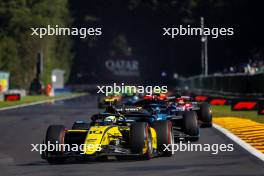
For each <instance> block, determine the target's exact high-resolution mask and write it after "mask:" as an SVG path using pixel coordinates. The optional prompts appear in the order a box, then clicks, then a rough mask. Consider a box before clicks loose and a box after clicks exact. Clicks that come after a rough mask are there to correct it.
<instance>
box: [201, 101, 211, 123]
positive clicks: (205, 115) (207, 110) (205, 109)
mask: <svg viewBox="0 0 264 176" xmlns="http://www.w3.org/2000/svg"><path fill="white" fill-rule="evenodd" d="M198 116H199V120H200V121H202V127H212V107H211V105H210V104H209V103H202V104H201V105H200V110H199V111H198Z"/></svg>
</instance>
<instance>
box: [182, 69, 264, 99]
mask: <svg viewBox="0 0 264 176" xmlns="http://www.w3.org/2000/svg"><path fill="white" fill-rule="evenodd" d="M181 85H182V87H184V86H188V87H189V89H190V90H195V89H200V90H204V91H206V90H209V91H214V92H228V93H234V94H241V95H245V94H262V95H264V73H261V74H255V75H246V74H228V75H209V76H206V77H205V76H194V77H191V78H188V79H186V80H185V81H182V82H181Z"/></svg>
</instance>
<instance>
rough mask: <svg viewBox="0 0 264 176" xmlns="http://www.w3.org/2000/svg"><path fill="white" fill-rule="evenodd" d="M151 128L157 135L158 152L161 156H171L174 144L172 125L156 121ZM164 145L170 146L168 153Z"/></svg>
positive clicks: (167, 122)
mask: <svg viewBox="0 0 264 176" xmlns="http://www.w3.org/2000/svg"><path fill="white" fill-rule="evenodd" d="M152 127H153V128H154V129H155V131H156V133H157V144H158V151H159V152H161V153H162V156H165V157H170V156H171V155H172V145H173V144H174V134H173V129H172V123H171V122H170V121H156V122H154V123H153V125H152ZM164 145H166V146H167V145H170V147H169V148H170V151H168V150H166V148H165V146H164Z"/></svg>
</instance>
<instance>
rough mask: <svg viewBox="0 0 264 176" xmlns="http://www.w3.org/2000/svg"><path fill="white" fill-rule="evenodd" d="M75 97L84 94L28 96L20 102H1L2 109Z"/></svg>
mask: <svg viewBox="0 0 264 176" xmlns="http://www.w3.org/2000/svg"><path fill="white" fill-rule="evenodd" d="M75 95H76V96H77V95H82V94H81V93H65V94H60V95H58V96H54V97H48V96H45V95H28V96H25V97H22V99H21V100H20V101H2V102H0V108H4V107H10V106H16V105H22V104H28V103H34V102H39V101H45V100H56V99H59V98H66V97H71V96H75Z"/></svg>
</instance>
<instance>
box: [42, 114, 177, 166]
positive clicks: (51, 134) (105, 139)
mask: <svg viewBox="0 0 264 176" xmlns="http://www.w3.org/2000/svg"><path fill="white" fill-rule="evenodd" d="M91 120H92V122H91V123H85V122H83V121H77V122H75V123H74V124H73V126H72V129H66V128H65V127H64V126H63V125H51V126H49V127H48V129H47V132H46V136H45V139H44V143H45V144H46V145H48V144H60V145H64V146H65V145H67V146H68V148H67V150H65V148H64V150H62V151H45V152H44V153H43V154H42V156H41V157H42V158H43V159H46V160H47V161H48V162H49V163H62V162H64V161H66V160H67V158H70V157H72V158H82V159H90V158H96V157H102V156H116V157H122V156H133V157H137V158H140V159H146V160H148V159H151V158H152V157H155V156H171V155H172V153H171V151H170V150H165V148H166V147H165V146H166V145H167V146H170V147H171V145H172V144H173V143H174V140H173V139H174V138H173V133H172V125H171V123H170V121H162V122H154V123H150V122H151V121H153V116H147V115H146V114H126V115H120V114H113V113H101V114H96V115H94V116H92V117H91ZM73 145H74V146H76V145H77V146H81V147H79V148H78V150H74V151H72V150H68V149H69V148H70V149H71V147H73ZM87 146H89V148H88V147H87Z"/></svg>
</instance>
